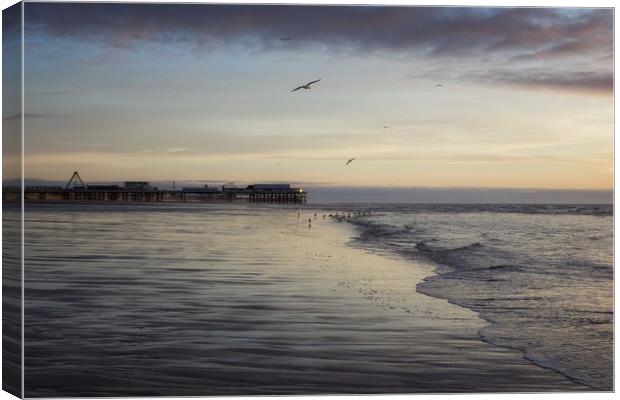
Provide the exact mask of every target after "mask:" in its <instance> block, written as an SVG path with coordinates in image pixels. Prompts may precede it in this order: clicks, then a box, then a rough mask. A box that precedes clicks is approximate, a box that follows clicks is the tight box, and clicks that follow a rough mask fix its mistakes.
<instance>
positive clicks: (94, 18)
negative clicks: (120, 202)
mask: <svg viewBox="0 0 620 400" xmlns="http://www.w3.org/2000/svg"><path fill="white" fill-rule="evenodd" d="M26 18H27V22H26V27H27V29H28V34H31V35H37V34H43V35H50V36H53V37H57V38H72V39H76V40H85V41H95V42H99V43H102V44H105V45H108V46H114V47H120V48H130V47H133V46H136V45H137V44H139V43H144V42H152V43H162V44H174V45H179V44H189V45H191V46H193V47H194V48H205V47H209V46H211V45H215V44H231V43H237V44H241V45H243V46H246V47H250V48H252V50H257V49H258V50H260V49H280V48H283V46H289V48H290V47H293V48H295V47H298V46H304V45H308V44H317V43H319V44H322V45H324V46H326V47H327V49H328V50H329V51H331V52H359V53H366V52H369V51H370V52H382V51H413V52H418V53H421V54H424V55H427V56H429V57H445V56H454V55H457V54H461V55H469V56H473V57H475V56H478V55H481V54H492V53H498V52H521V55H522V56H527V55H528V54H529V55H530V56H536V55H538V56H549V55H551V54H553V55H554V56H556V57H560V56H569V55H574V54H579V55H582V54H589V53H594V54H596V53H599V52H601V51H609V50H610V49H611V47H612V29H613V14H612V10H611V9H570V11H569V9H562V8H473V7H472V8H457V7H443V8H442V7H377V6H354V7H352V6H318V7H317V6H267V5H262V6H256V5H199V4H114V3H99V4H96V3H95V4H87V3H82V4H77V3H73V4H70V3H65V4H63V3H31V4H28V6H27V13H26ZM28 34H27V37H28ZM283 36H287V37H291V38H293V40H291V41H288V42H286V43H285V44H284V42H282V41H280V40H279V38H281V37H283Z"/></svg>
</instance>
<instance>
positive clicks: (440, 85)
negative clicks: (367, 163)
mask: <svg viewBox="0 0 620 400" xmlns="http://www.w3.org/2000/svg"><path fill="white" fill-rule="evenodd" d="M289 40H293V38H291V37H288V36H287V37H282V38H280V41H283V42H288V41H289ZM320 81H321V78H319V79H317V80H314V81H310V82H308V83H305V84H303V85H299V86H297V87H296V88H295V89H293V90H291V92H296V91H298V90H300V89H304V90H310V89H312V87H311V85H313V84H315V83H317V82H320ZM435 87H445V86H444V85H443V84H442V83H438V84H436V85H435ZM389 128H390V127H389V126H388V125H384V126H383V129H389ZM355 158H356V157H353V158H350V159H349V160H347V162H346V163H345V164H344V165H345V166H347V165H349V164H351V163H352V162H353V161H354V160H355Z"/></svg>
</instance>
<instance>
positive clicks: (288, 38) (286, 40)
mask: <svg viewBox="0 0 620 400" xmlns="http://www.w3.org/2000/svg"><path fill="white" fill-rule="evenodd" d="M291 39H292V38H290V37H283V38H280V40H281V41H283V42H288V41H289V40H291Z"/></svg>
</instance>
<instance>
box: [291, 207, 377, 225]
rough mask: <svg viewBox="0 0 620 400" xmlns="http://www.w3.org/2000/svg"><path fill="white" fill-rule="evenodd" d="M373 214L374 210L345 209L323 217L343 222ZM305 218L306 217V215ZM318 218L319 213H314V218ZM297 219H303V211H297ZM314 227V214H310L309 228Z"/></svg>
mask: <svg viewBox="0 0 620 400" xmlns="http://www.w3.org/2000/svg"><path fill="white" fill-rule="evenodd" d="M371 214H372V210H366V211H353V212H351V211H344V212H342V213H341V212H336V213H334V214H323V219H327V218H331V219H333V220H336V221H338V222H342V221H344V220H346V219H349V218H354V217H361V216H365V215H371ZM304 218H305V217H304ZM317 218H318V215H317V213H314V219H315V220H316V219H317ZM297 219H298V220H301V211H298V212H297ZM311 227H312V215H311V216H310V218H308V228H311Z"/></svg>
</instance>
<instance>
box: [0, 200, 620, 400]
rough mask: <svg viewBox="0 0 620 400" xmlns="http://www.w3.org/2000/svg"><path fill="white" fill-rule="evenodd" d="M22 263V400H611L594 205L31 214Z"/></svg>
mask: <svg viewBox="0 0 620 400" xmlns="http://www.w3.org/2000/svg"><path fill="white" fill-rule="evenodd" d="M4 216H5V218H6V219H7V220H10V219H11V218H14V219H15V220H18V218H19V214H18V211H16V210H15V211H13V212H12V211H11V210H8V211H7V210H5V211H4ZM6 237H8V238H9V242H8V243H7V241H6V240H5V249H6V246H10V245H11V244H13V245H14V244H15V243H11V242H10V240H17V239H11V238H17V237H18V235H12V236H11V235H9V236H6ZM24 254H25V270H24V280H25V317H24V327H25V370H26V375H25V382H24V385H25V389H26V396H29V397H50V396H51V397H57V396H134V395H148V396H151V395H166V396H177V395H231V394H343V393H368V394H370V393H453V392H494V393H496V392H524V391H525V392H547V391H593V390H594V391H610V390H613V346H612V344H613V341H612V339H613V276H614V274H613V206H611V205H480V204H477V205H424V204H402V205H401V204H321V205H311V204H308V205H303V206H298V205H288V206H287V205H249V204H189V203H187V204H110V203H101V204H95V203H81V204H78V203H65V204H62V203H31V204H27V205H26V213H25V249H24Z"/></svg>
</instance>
